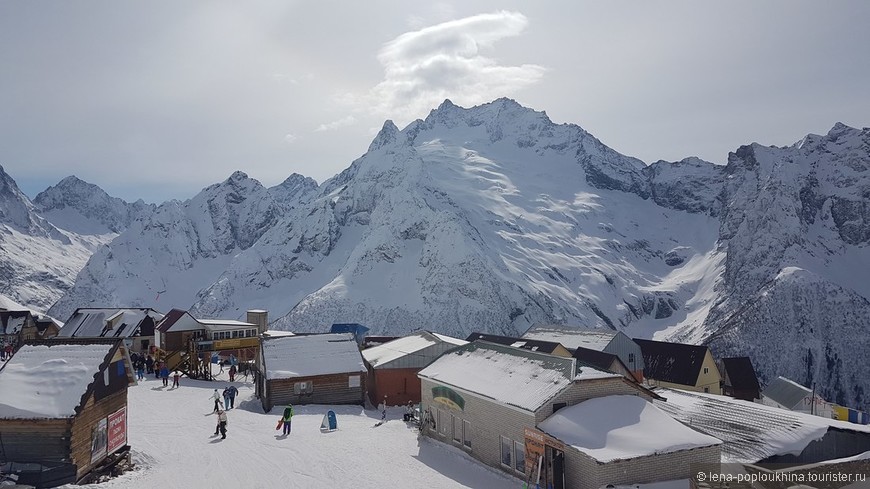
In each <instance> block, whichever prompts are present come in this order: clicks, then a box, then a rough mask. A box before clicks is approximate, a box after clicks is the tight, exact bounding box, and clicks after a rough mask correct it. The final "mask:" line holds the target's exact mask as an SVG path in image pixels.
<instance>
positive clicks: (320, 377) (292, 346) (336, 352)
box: [256, 333, 366, 412]
mask: <svg viewBox="0 0 870 489" xmlns="http://www.w3.org/2000/svg"><path fill="white" fill-rule="evenodd" d="M261 342H262V344H261V346H260V358H259V361H258V362H257V365H258V366H259V367H258V368H259V369H260V373H259V375H257V383H256V393H257V396H258V397H259V398H260V401H261V402H262V403H263V409H264V410H265V411H266V412H269V411H271V410H272V407H274V406H283V405H287V404H360V405H362V404H364V403H365V392H366V367H365V364H364V363H363V358H362V355H361V354H360V350H359V346H358V345H357V342H356V339H355V338H354V335H353V334H351V333H338V334H332V333H329V334H312V335H298V336H277V337H276V336H265V335H264V336H262V337H261Z"/></svg>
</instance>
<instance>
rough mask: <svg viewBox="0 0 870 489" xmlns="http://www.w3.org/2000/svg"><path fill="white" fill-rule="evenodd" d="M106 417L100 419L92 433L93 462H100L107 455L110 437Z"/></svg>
mask: <svg viewBox="0 0 870 489" xmlns="http://www.w3.org/2000/svg"><path fill="white" fill-rule="evenodd" d="M106 426H107V422H106V418H103V419H101V420H100V422H99V423H98V424H97V426H96V427H94V431H93V433H92V434H91V463H92V464H93V463H96V462H99V461H100V460H102V459H103V457H105V456H106V442H107V441H108V439H109V436H108V432H107V430H106Z"/></svg>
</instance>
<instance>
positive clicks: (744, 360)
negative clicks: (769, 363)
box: [722, 357, 761, 401]
mask: <svg viewBox="0 0 870 489" xmlns="http://www.w3.org/2000/svg"><path fill="white" fill-rule="evenodd" d="M722 377H723V380H724V382H725V386H724V388H723V390H724V392H723V394H725V395H726V396H731V397H736V398H737V399H743V400H744V401H754V400H756V399H759V398H761V386H759V385H758V376H757V375H756V374H755V367H753V366H752V360H750V359H749V357H731V358H723V359H722Z"/></svg>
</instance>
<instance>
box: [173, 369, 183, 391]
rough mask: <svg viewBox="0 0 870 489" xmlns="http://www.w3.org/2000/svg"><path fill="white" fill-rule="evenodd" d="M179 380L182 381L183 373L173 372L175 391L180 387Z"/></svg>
mask: <svg viewBox="0 0 870 489" xmlns="http://www.w3.org/2000/svg"><path fill="white" fill-rule="evenodd" d="M179 380H181V372H179V371H178V370H176V371H175V372H172V388H173V389H177V388H178V387H179V385H178V381H179Z"/></svg>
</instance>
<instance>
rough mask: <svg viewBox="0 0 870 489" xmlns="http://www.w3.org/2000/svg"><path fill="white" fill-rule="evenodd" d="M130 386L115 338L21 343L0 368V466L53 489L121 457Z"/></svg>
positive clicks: (129, 372) (21, 478)
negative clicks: (108, 459)
mask: <svg viewBox="0 0 870 489" xmlns="http://www.w3.org/2000/svg"><path fill="white" fill-rule="evenodd" d="M59 377H63V379H64V382H62V383H59V382H57V379H58V378H59ZM131 383H135V380H134V377H133V373H132V366H131V365H130V357H129V355H128V352H127V349H126V347H125V346H124V343H123V341H122V339H120V338H113V339H74V338H64V339H54V340H46V341H42V342H36V343H27V344H25V345H23V346H21V347H20V348H19V349H18V351H17V352H16V354H15V356H13V357H12V359H11V360H9V361H8V362H7V363H6V364H5V365H4V366H3V368H2V369H0V392H2V393H3V395H2V396H0V438H2V443H0V463H3V464H8V466H9V468H10V469H9V470H10V471H11V472H12V473H17V474H18V475H19V482H21V483H25V484H31V485H35V486H39V487H54V486H57V485H62V484H67V483H73V482H77V481H80V480H81V479H82V478H83V477H85V476H86V475H87V474H88V473H89V472H90V471H91V470H93V469H94V468H95V467H98V466H100V465H101V464H103V463H104V462H106V461H107V458H111V457H117V456H121V454H123V453H124V452H125V451H126V450H127V428H126V424H127V423H126V419H127V418H126V416H127V387H128V386H129V385H130V384H131Z"/></svg>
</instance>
